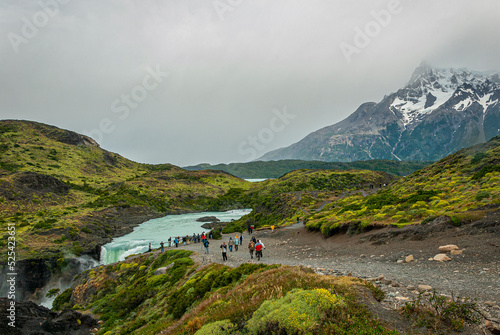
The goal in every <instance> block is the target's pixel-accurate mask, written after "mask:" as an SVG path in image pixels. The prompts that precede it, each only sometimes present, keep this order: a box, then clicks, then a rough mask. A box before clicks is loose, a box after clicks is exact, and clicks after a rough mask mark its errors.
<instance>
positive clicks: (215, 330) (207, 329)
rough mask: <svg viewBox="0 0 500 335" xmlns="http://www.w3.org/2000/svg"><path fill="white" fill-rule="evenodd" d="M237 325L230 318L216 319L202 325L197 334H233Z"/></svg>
mask: <svg viewBox="0 0 500 335" xmlns="http://www.w3.org/2000/svg"><path fill="white" fill-rule="evenodd" d="M233 334H237V333H236V326H235V325H234V324H233V323H232V322H231V321H229V320H222V321H216V322H212V323H209V324H206V325H204V326H203V327H201V328H200V329H199V330H198V331H197V332H196V333H195V335H233Z"/></svg>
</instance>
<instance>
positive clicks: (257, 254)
mask: <svg viewBox="0 0 500 335" xmlns="http://www.w3.org/2000/svg"><path fill="white" fill-rule="evenodd" d="M263 248H264V247H263V245H262V243H260V240H259V242H257V244H256V245H255V257H257V260H258V261H260V259H261V257H262V249H263Z"/></svg>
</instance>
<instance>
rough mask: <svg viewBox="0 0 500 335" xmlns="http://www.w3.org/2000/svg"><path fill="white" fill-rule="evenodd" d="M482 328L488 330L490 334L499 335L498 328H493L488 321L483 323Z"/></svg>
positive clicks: (499, 329)
mask: <svg viewBox="0 0 500 335" xmlns="http://www.w3.org/2000/svg"><path fill="white" fill-rule="evenodd" d="M484 327H485V328H486V329H488V330H489V331H490V332H491V333H492V334H497V335H500V328H498V327H497V326H495V325H494V324H493V323H492V322H491V321H490V320H486V321H485V322H484Z"/></svg>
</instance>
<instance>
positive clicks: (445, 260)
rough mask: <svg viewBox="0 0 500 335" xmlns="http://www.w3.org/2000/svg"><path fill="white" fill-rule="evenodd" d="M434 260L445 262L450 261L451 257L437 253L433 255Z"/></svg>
mask: <svg viewBox="0 0 500 335" xmlns="http://www.w3.org/2000/svg"><path fill="white" fill-rule="evenodd" d="M434 260H435V261H438V262H447V261H451V258H450V257H448V256H447V255H446V254H437V255H436V256H434Z"/></svg>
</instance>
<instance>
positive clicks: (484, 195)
mask: <svg viewBox="0 0 500 335" xmlns="http://www.w3.org/2000/svg"><path fill="white" fill-rule="evenodd" d="M490 197H491V194H490V192H486V191H479V192H477V194H476V201H481V200H483V199H489V198H490Z"/></svg>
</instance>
